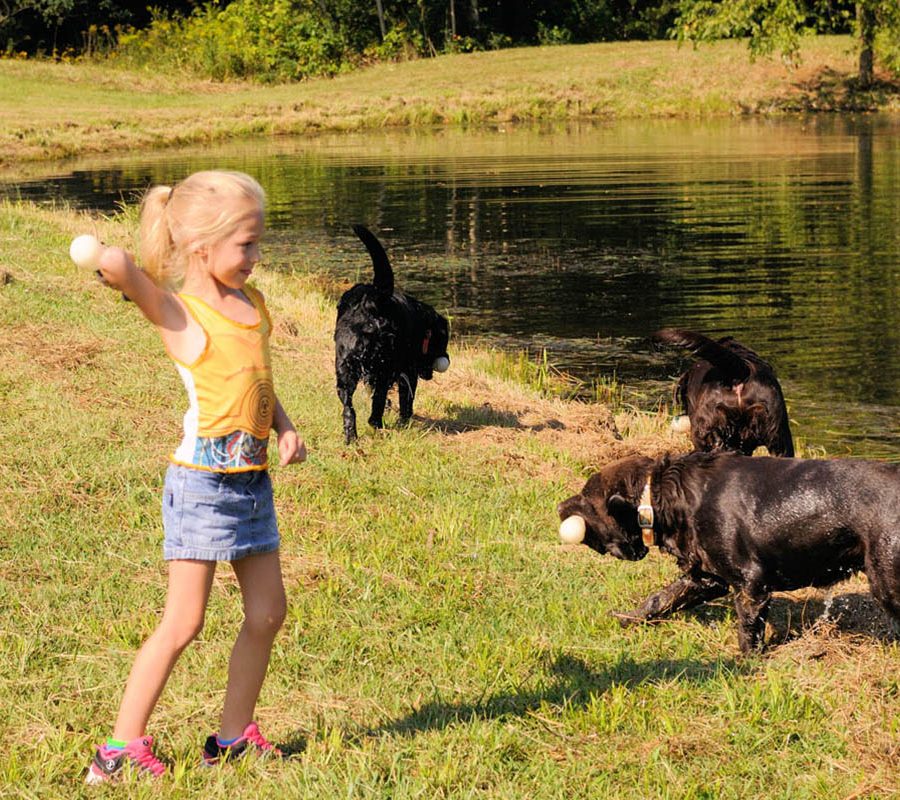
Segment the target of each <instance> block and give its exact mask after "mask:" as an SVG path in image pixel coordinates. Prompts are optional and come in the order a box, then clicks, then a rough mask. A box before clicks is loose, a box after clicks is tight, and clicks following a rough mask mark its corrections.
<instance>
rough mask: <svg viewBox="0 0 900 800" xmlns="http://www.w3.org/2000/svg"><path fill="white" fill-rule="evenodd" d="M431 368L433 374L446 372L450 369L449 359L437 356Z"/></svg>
mask: <svg viewBox="0 0 900 800" xmlns="http://www.w3.org/2000/svg"><path fill="white" fill-rule="evenodd" d="M431 368H432V369H433V370H434V371H435V372H446V371H447V370H448V369H450V359H449V358H447V356H438V357H437V358H436V359H435V360H434V364H432V365H431Z"/></svg>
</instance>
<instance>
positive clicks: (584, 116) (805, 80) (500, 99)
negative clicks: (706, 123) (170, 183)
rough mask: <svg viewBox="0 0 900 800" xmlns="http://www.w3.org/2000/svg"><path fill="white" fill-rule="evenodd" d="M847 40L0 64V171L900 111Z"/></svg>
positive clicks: (899, 95) (893, 89)
mask: <svg viewBox="0 0 900 800" xmlns="http://www.w3.org/2000/svg"><path fill="white" fill-rule="evenodd" d="M851 45H852V42H851V40H850V39H849V38H848V37H816V38H813V39H807V40H806V41H805V42H804V45H803V48H802V50H801V59H802V61H801V66H800V67H799V68H798V69H796V70H789V69H788V68H787V67H785V66H784V65H782V64H780V63H778V62H776V61H773V60H768V59H757V60H756V61H754V62H750V59H749V54H748V52H747V47H746V44H745V43H744V42H743V41H723V42H717V43H714V44H709V45H704V46H702V47H698V48H691V47H688V46H681V47H680V46H679V45H678V44H677V43H675V42H666V41H658V42H620V43H604V44H589V45H565V46H559V47H532V48H515V49H510V50H497V51H488V52H478V53H470V54H464V55H447V56H439V57H437V58H435V59H422V60H418V61H410V62H404V63H398V64H380V65H376V66H372V67H367V68H364V69H361V70H358V71H355V72H352V73H347V74H345V75H340V76H337V77H335V78H329V79H317V80H312V81H307V82H303V83H297V84H280V85H273V86H263V85H257V84H248V83H228V84H214V83H210V82H208V81H196V80H190V79H188V80H184V79H178V78H173V77H167V76H163V75H155V74H154V75H150V74H144V73H135V72H126V71H123V70H120V69H118V68H115V67H112V66H104V65H102V64H93V63H87V62H78V63H51V62H40V61H17V60H0V168H2V169H3V170H4V171H6V172H10V171H14V170H15V168H16V165H17V164H22V163H26V162H34V161H53V160H58V159H64V158H71V157H74V156H84V155H88V154H103V153H113V152H124V151H127V150H134V149H147V150H157V149H162V148H168V147H175V146H180V145H188V144H208V143H212V142H223V141H227V140H230V139H240V138H245V137H254V136H266V137H278V136H283V135H298V134H310V133H317V132H322V131H335V132H340V131H363V130H374V129H379V128H394V127H399V128H421V127H430V126H439V127H440V126H457V127H459V126H463V127H464V126H481V125H507V124H531V123H541V122H561V121H566V120H572V121H579V120H594V121H596V120H614V119H654V118H662V119H665V118H686V119H692V118H712V117H727V116H744V115H759V116H767V115H776V116H777V115H782V114H791V113H843V112H866V113H868V112H873V111H874V112H884V113H895V112H900V81H897V80H893V81H888V80H887V78H886V76H885V75H884V74H881V75H880V79H881V80H880V83H878V84H877V86H876V88H875V89H873V90H872V91H870V92H867V93H864V94H863V93H856V94H854V93H853V92H852V90H851V86H852V76H853V74H854V69H855V66H854V56H853V54H852V52H850V47H851ZM473 75H475V76H476V77H474V78H473Z"/></svg>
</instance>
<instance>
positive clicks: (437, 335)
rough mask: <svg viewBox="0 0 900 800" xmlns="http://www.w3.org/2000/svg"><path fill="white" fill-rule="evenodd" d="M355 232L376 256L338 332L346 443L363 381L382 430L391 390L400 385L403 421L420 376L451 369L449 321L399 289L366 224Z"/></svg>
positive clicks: (351, 294)
mask: <svg viewBox="0 0 900 800" xmlns="http://www.w3.org/2000/svg"><path fill="white" fill-rule="evenodd" d="M353 231H354V233H356V235H357V236H359V238H360V239H362V241H363V243H364V244H365V245H366V248H367V249H368V251H369V254H370V255H371V256H372V265H373V267H374V270H375V277H374V280H373V281H372V283H358V284H356V286H353V287H352V288H351V289H348V290H347V291H346V292H344V294H343V296H342V297H341V299H340V301H339V302H338V312H337V323H336V325H335V328H334V344H335V374H336V375H337V392H338V397H339V398H340V400H341V403H343V405H344V440H345V441H346V442H347V443H348V444H349V443H350V442H351V441H352V440H353V439H355V438H356V412H355V411H354V410H353V393H354V392H355V391H356V386H357V384H358V383H359V381H360V380H364V381H365V382H366V383H367V384H368V385H369V387H370V388H371V390H372V414H371V416H370V417H369V424H370V425H371V426H373V427H375V428H381V427H383V422H382V417H383V415H384V406H385V403H386V402H387V393H388V390H389V389H390V388H391V386H393V385H394V384H395V383H396V384H397V388H398V392H399V395H400V419H401V421H404V422H405V421H407V420H409V418H410V417H411V416H412V413H413V400H414V399H415V397H416V385H417V384H418V380H419V378H422V379H424V380H430V379H431V377H432V374H433V371H435V370H436V371H438V372H443V371H444V370H446V369H447V368H448V367H449V366H450V358H449V356H448V355H447V343H448V341H449V338H450V333H449V328H448V325H447V320H446V319H444V317H442V316H441V315H440V314H438V313H437V311H435V310H434V309H433V308H432V307H431V306H429V305H427V304H426V303H420V302H419V301H418V300H416V299H415V298H414V297H411V296H410V295H408V294H404V293H403V292H399V291H397V292H395V291H394V273H393V271H392V270H391V264H390V261H388V257H387V254H386V253H385V252H384V248H383V247H382V246H381V243H380V242H379V241H378V239H376V238H375V236H374V235H373V234H372V233H371V232H370V231H369V230H368V229H367V228H364V227H363V226H362V225H354V226H353Z"/></svg>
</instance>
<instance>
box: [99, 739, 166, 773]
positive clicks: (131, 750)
mask: <svg viewBox="0 0 900 800" xmlns="http://www.w3.org/2000/svg"><path fill="white" fill-rule="evenodd" d="M152 746H153V737H152V736H142V737H140V738H139V739H134V740H132V741H130V742H129V743H128V744H127V745H125V748H124V749H123V750H111V749H109V748H108V747H107V746H106V745H105V744H101V745H100V746H99V747H98V748H97V752H96V753H95V754H94V760H93V761H91V766H90V767H89V768H88V773H87V776H86V777H85V779H84V782H85V783H90V784H97V783H106V782H107V781H112V780H115V779H116V778H118V777H120V776H121V774H122V769H123V768H124V767H125V763H126V761H127V762H129V763H131V764H132V766H133V767H134V769H135V771H137V772H140V773H146V774H149V775H152V776H153V777H154V778H158V777H159V776H160V775H162V774H163V773H164V772H165V771H166V765H165V764H163V762H162V761H160V760H159V759H158V758H157V757H156V756H155V755H154V754H153V750H151V747H152Z"/></svg>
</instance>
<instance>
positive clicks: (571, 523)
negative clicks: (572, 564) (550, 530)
mask: <svg viewBox="0 0 900 800" xmlns="http://www.w3.org/2000/svg"><path fill="white" fill-rule="evenodd" d="M584 532H585V525H584V519H582V518H581V517H579V516H577V515H574V514H573V515H572V516H571V517H568V518H566V519H564V520H563V521H562V523H560V526H559V538H560V539H562V541H563V543H564V544H580V543H581V542H583V541H584Z"/></svg>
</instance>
